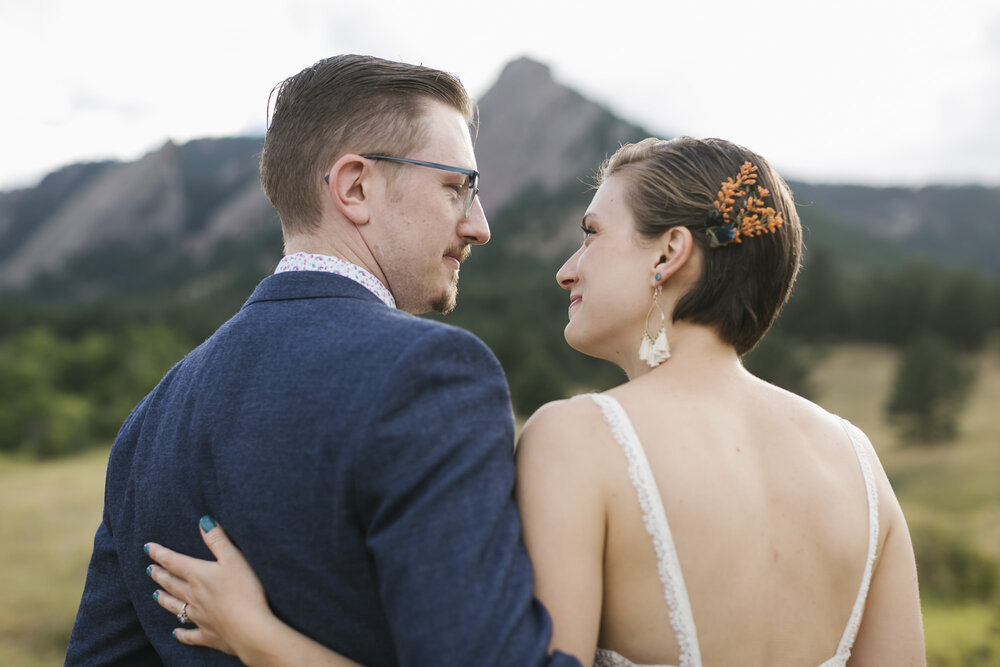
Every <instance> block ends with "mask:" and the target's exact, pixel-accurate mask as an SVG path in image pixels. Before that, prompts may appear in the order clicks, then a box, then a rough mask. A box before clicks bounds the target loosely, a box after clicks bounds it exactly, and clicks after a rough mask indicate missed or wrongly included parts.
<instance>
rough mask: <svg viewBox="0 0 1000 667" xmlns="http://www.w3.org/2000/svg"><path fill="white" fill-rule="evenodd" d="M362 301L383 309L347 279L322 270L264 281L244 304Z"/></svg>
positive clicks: (375, 300) (279, 275) (357, 285)
mask: <svg viewBox="0 0 1000 667" xmlns="http://www.w3.org/2000/svg"><path fill="white" fill-rule="evenodd" d="M328 298H341V299H344V298H346V299H361V300H364V301H373V302H374V303H377V304H379V305H382V306H385V304H384V303H382V300H381V299H379V298H378V297H377V296H375V295H374V294H372V293H371V292H369V291H368V290H367V289H365V288H364V287H363V286H361V285H359V284H358V283H356V282H354V281H353V280H351V279H350V278H344V277H343V276H338V275H336V274H333V273H325V272H322V271H287V272H284V273H277V274H273V275H270V276H268V277H267V278H264V280H262V281H261V282H260V284H258V285H257V288H256V289H255V290H254V291H253V294H251V295H250V298H249V299H247V302H246V303H245V304H243V307H244V308H246V307H247V306H249V305H250V304H253V303H259V302H261V301H287V300H292V299H328Z"/></svg>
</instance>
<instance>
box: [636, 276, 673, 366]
mask: <svg viewBox="0 0 1000 667" xmlns="http://www.w3.org/2000/svg"><path fill="white" fill-rule="evenodd" d="M662 293H663V286H662V285H657V286H656V287H654V288H653V303H651V304H649V311H647V313H646V321H645V323H644V325H643V331H642V342H641V343H640V344H639V359H640V360H642V361H645V362H646V364H647V365H648V366H649V367H650V368H656V367H657V366H659V365H660V364H662V363H663V362H664V361H666V360H667V359H669V358H670V344H669V343H668V342H667V316H666V314H665V313H664V312H663V308H661V307H660V304H659V302H658V301H657V298H658V297H659V296H660V294H662ZM654 308H655V309H656V310H659V311H660V330H659V331H658V332H657V333H656V338H655V339H654V338H653V337H652V336H650V335H649V317H650V315H652V314H653V309H654Z"/></svg>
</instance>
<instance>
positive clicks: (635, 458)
mask: <svg viewBox="0 0 1000 667" xmlns="http://www.w3.org/2000/svg"><path fill="white" fill-rule="evenodd" d="M590 397H591V398H592V399H593V400H594V402H595V403H597V404H598V405H599V406H600V408H601V412H602V413H603V414H604V421H606V422H607V424H608V427H609V428H610V430H611V435H612V437H614V439H615V441H616V442H617V443H618V444H619V445H621V448H622V450H623V451H624V452H625V458H626V459H627V460H628V476H629V480H630V481H631V482H632V486H634V487H635V491H636V495H637V496H638V498H639V507H640V508H641V509H642V523H643V525H645V527H646V532H647V533H649V536H650V537H651V538H652V540H653V549H654V550H655V551H656V567H657V571H658V573H659V575H660V581H661V582H662V583H663V595H664V598H665V599H666V601H667V606H668V608H669V611H670V625H671V627H672V628H673V630H674V635H675V636H676V638H677V646H678V648H679V649H680V665H679V667H697V666H699V665H701V651H700V650H699V648H698V635H697V632H696V631H695V626H694V615H693V614H692V613H691V602H690V600H689V599H688V594H687V588H686V587H685V585H684V578H683V576H682V574H681V566H680V560H679V559H678V558H677V550H676V548H675V547H674V540H673V536H672V535H671V533H670V524H669V523H668V522H667V514H666V511H665V510H664V506H663V500H662V499H661V498H660V491H659V489H658V488H657V486H656V479H655V478H654V477H653V472H652V470H650V467H649V461H648V460H647V458H646V453H645V452H644V451H643V449H642V443H641V442H640V441H639V436H638V435H637V434H636V432H635V428H633V426H632V422H631V421H630V420H629V418H628V414H627V413H626V412H625V409H624V408H622V406H621V404H620V403H619V402H618V401H617V400H615V399H614V398H612V397H611V396H607V395H604V394H590ZM609 653H610V652H609ZM615 656H616V657H617V658H621V656H617V654H615ZM607 657H608V658H611V656H607ZM622 660H624V658H622ZM610 664H612V665H615V664H618V665H625V666H626V667H627V666H628V665H631V664H632V663H630V662H628V661H625V662H623V663H622V662H620V663H613V662H612V663H610Z"/></svg>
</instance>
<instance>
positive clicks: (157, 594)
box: [153, 591, 160, 602]
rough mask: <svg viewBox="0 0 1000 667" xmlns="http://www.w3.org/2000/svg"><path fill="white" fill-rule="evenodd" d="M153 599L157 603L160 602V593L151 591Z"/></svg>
mask: <svg viewBox="0 0 1000 667" xmlns="http://www.w3.org/2000/svg"><path fill="white" fill-rule="evenodd" d="M153 599H154V600H156V601H157V602H159V601H160V591H153Z"/></svg>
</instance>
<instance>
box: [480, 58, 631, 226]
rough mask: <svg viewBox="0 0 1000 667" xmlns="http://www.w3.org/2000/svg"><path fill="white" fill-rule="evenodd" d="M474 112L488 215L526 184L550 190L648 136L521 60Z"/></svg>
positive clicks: (506, 69)
mask: <svg viewBox="0 0 1000 667" xmlns="http://www.w3.org/2000/svg"><path fill="white" fill-rule="evenodd" d="M479 111H480V120H481V124H480V127H479V134H478V137H477V140H476V156H477V158H478V160H479V171H480V172H481V173H482V174H483V192H482V194H481V195H480V198H481V201H483V205H484V206H485V207H487V211H488V212H489V211H499V210H500V209H501V208H502V207H503V206H504V205H505V204H506V203H507V202H508V201H510V199H511V198H512V197H513V196H515V195H516V194H517V193H518V192H519V191H521V190H522V189H524V188H525V187H531V186H538V187H539V188H541V189H542V190H552V189H553V188H557V187H559V186H562V185H564V184H565V183H566V182H567V181H569V180H573V179H574V178H576V177H577V176H580V175H584V174H589V173H591V172H592V171H593V170H594V168H595V167H596V166H597V165H598V164H599V163H600V161H601V160H603V159H604V157H605V156H606V154H607V153H608V151H614V150H615V149H616V148H617V147H618V146H619V144H621V143H622V142H623V141H629V140H634V139H636V138H641V137H643V136H646V133H645V132H644V131H643V130H641V129H639V128H637V127H635V126H634V125H631V124H630V123H627V122H625V121H622V120H620V119H618V118H616V117H615V116H614V115H613V114H612V113H611V112H610V111H608V110H607V109H605V108H604V107H602V106H600V105H598V104H596V103H594V102H591V101H590V100H588V99H586V98H584V97H583V96H582V95H580V94H579V93H578V92H576V91H575V90H573V89H571V88H569V87H568V86H565V85H563V84H562V83H559V82H558V81H556V80H555V79H553V78H552V71H551V70H550V69H549V67H548V66H547V65H543V64H542V63H539V62H537V61H535V60H532V59H531V58H527V57H521V58H518V59H517V60H514V61H512V62H510V63H508V64H507V66H506V67H504V69H503V72H502V73H501V74H500V77H499V78H498V79H497V82H496V83H495V84H494V85H493V87H492V88H490V89H489V91H487V92H486V94H485V95H483V97H482V99H481V100H479Z"/></svg>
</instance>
